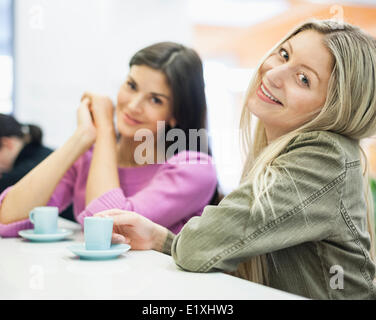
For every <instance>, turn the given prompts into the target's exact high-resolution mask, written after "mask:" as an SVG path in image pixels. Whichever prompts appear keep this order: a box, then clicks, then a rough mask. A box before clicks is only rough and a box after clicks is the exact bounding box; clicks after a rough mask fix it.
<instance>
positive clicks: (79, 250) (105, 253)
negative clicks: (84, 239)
mask: <svg viewBox="0 0 376 320" xmlns="http://www.w3.org/2000/svg"><path fill="white" fill-rule="evenodd" d="M130 248H131V246H130V245H129V244H113V245H111V248H110V249H108V250H87V249H86V248H85V244H84V243H79V244H74V245H71V246H68V247H67V249H69V250H70V251H72V252H73V253H74V254H76V255H78V256H79V257H80V258H81V259H85V260H107V259H113V258H116V257H117V256H119V255H121V254H122V253H124V252H127V251H128V250H129V249H130Z"/></svg>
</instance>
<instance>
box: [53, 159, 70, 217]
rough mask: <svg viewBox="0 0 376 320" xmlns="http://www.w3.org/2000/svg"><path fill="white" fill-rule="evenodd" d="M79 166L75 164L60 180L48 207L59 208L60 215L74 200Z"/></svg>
mask: <svg viewBox="0 0 376 320" xmlns="http://www.w3.org/2000/svg"><path fill="white" fill-rule="evenodd" d="M76 166H77V164H74V165H73V166H72V167H71V168H70V169H69V170H68V171H67V172H66V173H65V175H64V176H63V178H62V179H61V180H60V182H59V184H58V185H57V186H56V188H55V191H54V193H53V194H52V196H51V198H50V200H49V201H48V203H47V206H54V207H58V208H59V213H61V212H62V211H64V210H65V209H66V208H67V207H68V206H69V205H70V204H71V203H72V199H73V190H74V184H75V182H76V179H77V168H76Z"/></svg>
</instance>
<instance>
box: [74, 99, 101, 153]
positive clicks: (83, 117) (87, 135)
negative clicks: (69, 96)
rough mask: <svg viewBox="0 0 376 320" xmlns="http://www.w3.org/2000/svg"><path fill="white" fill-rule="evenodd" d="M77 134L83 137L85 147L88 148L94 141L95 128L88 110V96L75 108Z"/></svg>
mask: <svg viewBox="0 0 376 320" xmlns="http://www.w3.org/2000/svg"><path fill="white" fill-rule="evenodd" d="M77 134H78V135H79V136H80V137H82V138H83V139H82V140H83V141H84V144H85V149H88V148H90V147H91V146H92V144H93V143H94V142H95V139H96V136H97V130H96V128H95V126H94V122H93V118H92V115H91V112H90V99H89V98H84V99H82V100H81V103H80V105H79V107H78V109H77Z"/></svg>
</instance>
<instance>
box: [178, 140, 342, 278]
mask: <svg viewBox="0 0 376 320" xmlns="http://www.w3.org/2000/svg"><path fill="white" fill-rule="evenodd" d="M285 151H286V152H284V153H282V154H281V155H280V156H279V157H278V158H277V159H276V160H275V161H274V162H273V166H274V167H275V168H276V169H278V172H279V177H278V178H277V179H276V181H275V183H274V185H273V186H272V187H271V189H270V190H269V200H270V202H269V201H268V200H267V197H263V198H261V203H262V208H263V210H261V209H260V206H253V204H254V198H253V192H252V184H251V182H245V183H243V184H242V185H240V186H239V188H238V189H236V190H235V191H233V192H232V193H230V194H229V195H228V196H227V197H225V198H224V199H223V200H222V201H221V203H220V204H219V205H218V206H217V207H215V206H207V207H206V208H205V210H204V212H203V214H202V216H201V217H194V218H192V219H191V220H190V221H189V222H188V223H187V224H186V225H185V226H184V227H183V229H182V230H181V232H180V233H179V234H178V235H177V236H176V237H175V238H174V240H173V243H172V247H171V253H172V256H173V258H174V260H175V262H176V263H177V265H179V266H180V267H181V268H183V269H185V270H188V271H195V272H208V271H230V272H231V271H235V270H236V269H237V266H238V264H239V263H241V262H244V261H246V260H248V259H250V258H251V257H252V256H257V255H261V254H266V253H269V252H273V251H276V250H280V249H283V248H287V247H291V246H295V245H298V244H300V243H303V242H306V241H318V240H321V239H324V238H326V237H327V236H329V235H330V234H331V233H332V232H333V230H332V228H333V222H334V220H335V219H337V215H336V214H335V213H337V212H338V210H339V206H340V200H339V199H340V197H339V194H338V190H337V188H338V186H339V185H340V184H341V183H342V182H343V180H344V178H345V174H346V172H345V168H346V166H345V160H344V159H345V158H344V154H343V152H342V149H341V148H340V146H339V145H338V144H337V143H336V142H335V141H332V140H331V139H330V137H328V136H326V135H325V134H324V135H322V134H306V135H301V136H299V137H298V138H296V140H295V141H294V142H293V143H290V145H289V146H288V148H287V149H286V150H285Z"/></svg>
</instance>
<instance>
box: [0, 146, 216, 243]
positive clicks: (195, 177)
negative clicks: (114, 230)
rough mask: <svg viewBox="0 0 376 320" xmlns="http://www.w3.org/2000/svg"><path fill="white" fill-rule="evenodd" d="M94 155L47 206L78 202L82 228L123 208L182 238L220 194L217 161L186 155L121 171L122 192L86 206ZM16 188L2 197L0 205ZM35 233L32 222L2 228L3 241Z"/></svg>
mask: <svg viewBox="0 0 376 320" xmlns="http://www.w3.org/2000/svg"><path fill="white" fill-rule="evenodd" d="M92 153H93V151H92V149H90V150H89V151H87V152H86V153H85V154H83V155H82V156H81V157H80V158H79V159H78V160H77V161H76V162H75V163H74V165H73V166H72V167H71V168H70V169H69V170H68V171H67V172H66V174H65V175H64V177H63V178H62V180H61V181H60V182H59V184H58V185H57V187H56V189H55V190H54V193H53V194H52V196H51V198H50V200H49V201H48V203H47V205H48V206H56V207H58V208H59V212H62V211H63V210H64V209H66V208H67V207H68V206H69V205H70V204H71V203H72V202H73V212H74V216H75V219H76V220H77V221H78V222H79V223H80V224H81V225H82V226H83V221H84V218H85V217H88V216H92V215H93V214H95V213H97V212H100V211H103V210H108V209H114V208H118V209H122V210H128V211H134V212H137V213H139V214H141V215H143V216H145V217H147V218H149V219H150V220H152V221H154V222H156V223H158V224H160V225H163V226H165V227H167V228H168V229H169V230H171V231H172V232H174V233H178V232H179V231H180V229H181V228H182V227H183V225H184V224H185V223H186V222H187V221H188V220H189V219H190V218H191V217H193V216H196V215H200V214H201V212H202V211H203V208H204V207H205V206H206V205H207V204H208V203H209V202H210V200H211V198H212V196H213V194H214V192H215V189H216V185H217V177H216V172H215V167H214V165H213V163H212V159H211V157H210V156H208V155H207V154H204V153H199V152H194V151H183V152H180V153H178V154H177V155H175V156H174V157H172V158H170V159H169V160H168V161H167V162H165V163H161V164H150V165H145V166H141V167H132V168H118V173H119V180H120V188H115V189H112V190H109V191H108V192H106V193H105V194H103V195H102V196H100V197H99V198H97V199H94V200H93V201H91V202H90V203H89V204H88V205H87V206H85V190H86V182H87V178H88V174H89V168H90V163H91V159H92ZM98 183H100V181H98ZM11 188H12V187H9V188H7V189H6V190H4V192H3V193H2V194H1V195H0V205H1V203H2V201H3V199H4V197H5V196H6V194H7V193H8V192H9V190H10V189H11ZM20 201H22V199H20ZM32 228H33V225H32V224H31V223H30V221H29V220H28V219H26V220H22V221H17V222H14V223H10V224H0V236H2V237H16V236H18V231H19V230H23V229H32Z"/></svg>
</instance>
